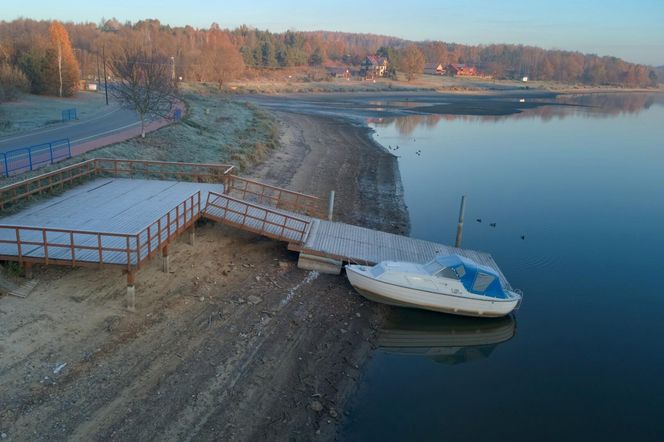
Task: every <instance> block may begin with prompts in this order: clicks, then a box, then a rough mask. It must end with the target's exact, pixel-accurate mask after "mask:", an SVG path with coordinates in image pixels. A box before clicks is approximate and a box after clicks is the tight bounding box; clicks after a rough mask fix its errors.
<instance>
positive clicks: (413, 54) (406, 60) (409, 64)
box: [398, 45, 424, 81]
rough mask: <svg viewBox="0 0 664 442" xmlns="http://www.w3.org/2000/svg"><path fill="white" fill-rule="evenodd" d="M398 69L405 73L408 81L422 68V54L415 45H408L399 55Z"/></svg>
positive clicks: (420, 71)
mask: <svg viewBox="0 0 664 442" xmlns="http://www.w3.org/2000/svg"><path fill="white" fill-rule="evenodd" d="M398 66H399V70H401V71H402V72H404V73H405V74H406V79H407V80H408V81H410V80H412V79H413V78H415V74H416V73H418V74H419V73H422V70H423V69H424V55H422V52H421V51H420V50H419V49H418V48H417V46H415V45H409V46H407V47H406V49H404V50H403V51H402V52H401V54H400V55H399V64H398Z"/></svg>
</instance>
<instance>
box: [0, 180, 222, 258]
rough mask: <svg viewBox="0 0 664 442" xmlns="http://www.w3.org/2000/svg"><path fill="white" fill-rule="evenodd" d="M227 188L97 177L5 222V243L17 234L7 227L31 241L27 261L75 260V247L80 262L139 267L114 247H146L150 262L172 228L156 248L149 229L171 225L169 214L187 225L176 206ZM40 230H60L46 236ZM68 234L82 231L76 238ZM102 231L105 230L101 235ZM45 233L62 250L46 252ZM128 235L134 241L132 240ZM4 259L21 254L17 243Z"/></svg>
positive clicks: (7, 247)
mask: <svg viewBox="0 0 664 442" xmlns="http://www.w3.org/2000/svg"><path fill="white" fill-rule="evenodd" d="M223 190H224V186H223V185H222V184H209V183H194V182H186V181H162V180H149V179H136V178H131V179H129V178H115V177H114V178H97V179H94V180H91V181H89V182H86V183H84V184H81V185H78V186H75V187H73V188H71V189H69V190H67V191H65V192H63V193H62V194H60V195H56V196H51V197H49V198H47V199H44V200H41V201H39V200H37V201H34V202H32V203H31V204H29V205H28V206H27V207H26V208H24V209H23V210H20V211H18V212H17V213H14V214H12V215H8V216H4V217H2V218H0V240H5V241H12V240H15V238H16V230H15V229H14V228H8V227H7V226H20V228H19V229H18V234H19V235H20V237H21V241H22V242H25V245H24V246H23V248H22V250H21V256H23V257H26V258H44V257H45V256H46V254H47V253H48V259H49V260H53V261H57V260H71V256H72V249H73V251H74V253H73V255H74V256H75V259H76V261H77V262H79V263H99V262H104V263H106V264H117V265H126V264H129V265H136V264H137V258H138V257H137V256H136V255H135V254H131V255H129V256H128V255H127V253H126V252H124V251H119V250H118V251H113V250H108V249H126V248H131V249H137V248H139V247H138V245H139V244H140V245H141V247H140V255H141V259H142V258H144V257H145V256H146V255H147V254H148V251H149V250H156V248H157V247H158V244H159V242H160V241H159V236H161V242H164V241H166V240H167V238H168V231H166V230H163V231H162V232H161V233H156V232H153V233H152V237H151V238H150V247H147V232H145V231H144V230H145V229H146V228H147V227H148V226H149V225H151V224H154V223H155V222H158V220H161V224H162V225H164V226H165V225H166V224H167V223H166V219H167V217H168V216H169V215H168V214H169V212H171V215H170V217H171V218H172V220H175V219H177V222H175V224H178V225H184V224H185V223H186V222H187V221H188V220H189V219H190V217H191V215H192V214H191V213H182V212H177V215H176V214H175V212H173V210H172V209H173V207H175V206H176V205H177V204H178V203H180V202H181V201H182V200H184V199H186V198H188V197H191V196H192V195H193V194H195V193H196V192H199V191H200V192H201V201H202V202H204V201H205V199H206V198H207V194H208V192H211V191H212V192H223ZM201 204H203V203H201ZM192 209H194V211H195V213H194V216H198V215H200V213H201V212H202V208H201V207H200V206H197V205H196V204H195V206H194V207H193V208H192ZM33 229H34V230H33ZM37 229H55V230H48V231H46V232H42V231H41V230H37ZM58 229H61V230H62V231H58ZM67 231H77V232H76V233H73V234H71V233H68V232H67ZM79 231H80V232H79ZM86 232H89V233H86ZM99 232H102V235H101V236H99V235H98V233H99ZM44 235H45V236H46V240H47V241H46V242H47V243H49V244H58V246H54V245H49V246H48V250H45V249H44V246H43V243H44ZM127 235H132V236H134V237H133V238H127ZM136 238H138V242H139V244H137V243H136V241H137V240H136ZM99 244H101V245H102V246H103V248H104V250H102V251H101V252H100V251H98V250H96V248H97V246H98V245H99ZM72 245H73V247H72ZM100 253H101V259H100ZM0 255H1V256H18V255H19V251H18V247H17V245H16V244H11V243H7V242H5V243H0Z"/></svg>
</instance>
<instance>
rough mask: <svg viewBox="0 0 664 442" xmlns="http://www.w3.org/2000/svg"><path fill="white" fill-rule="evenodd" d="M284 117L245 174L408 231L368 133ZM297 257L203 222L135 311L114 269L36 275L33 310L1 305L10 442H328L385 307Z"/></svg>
mask: <svg viewBox="0 0 664 442" xmlns="http://www.w3.org/2000/svg"><path fill="white" fill-rule="evenodd" d="M278 117H279V119H280V120H281V121H282V130H283V136H282V145H283V146H284V147H283V148H281V149H279V151H277V152H274V154H273V155H272V156H271V158H269V159H268V160H267V161H265V162H264V163H263V164H260V165H258V166H256V167H255V168H254V169H253V170H251V171H249V172H248V173H247V174H248V175H250V176H253V177H258V178H263V179H265V180H266V181H270V182H273V183H277V184H282V185H288V186H289V187H292V188H294V189H296V190H300V191H305V192H308V193H313V194H317V195H320V196H325V195H327V193H328V192H329V191H330V190H332V189H334V190H336V192H337V208H338V210H337V212H336V216H337V218H338V219H343V220H345V221H350V222H355V223H361V224H363V225H368V226H385V227H386V228H387V229H388V230H392V231H403V230H406V229H407V217H406V215H405V211H404V210H403V206H402V205H401V204H402V203H399V199H398V198H397V197H398V195H399V194H400V186H399V185H398V184H396V183H398V182H399V180H398V173H397V171H396V162H395V160H394V158H392V157H391V156H390V155H389V154H388V153H386V152H384V151H383V150H381V149H380V148H378V147H377V146H376V145H374V144H373V143H372V142H371V141H370V140H369V139H368V138H367V137H366V136H365V135H366V134H365V129H362V128H355V127H352V126H349V125H345V124H341V123H339V122H336V121H328V120H322V119H319V118H316V117H306V116H296V115H290V114H279V115H278ZM360 208H361V209H362V210H361V211H360V210H359V209H360ZM296 258H297V257H296V254H294V253H291V252H288V251H287V250H286V248H285V245H284V244H280V243H276V242H273V241H269V240H266V239H263V238H259V237H256V236H253V235H249V234H245V233H241V232H238V231H236V230H233V229H230V228H227V227H223V226H220V225H215V224H213V223H205V224H203V225H201V226H199V228H198V231H197V242H196V245H195V246H194V247H192V246H191V245H189V244H187V243H186V242H179V243H178V244H176V245H175V246H174V247H173V248H172V252H171V259H172V268H171V273H169V274H164V273H162V272H161V271H160V269H159V265H158V264H159V263H158V262H156V261H155V262H152V263H151V264H149V265H148V266H147V268H145V269H143V270H141V271H140V272H139V276H138V282H137V293H138V296H137V298H138V299H137V303H138V305H137V312H136V313H134V314H131V313H127V312H126V311H125V310H124V308H123V303H124V292H125V286H124V284H125V280H124V278H123V276H122V275H120V274H119V272H118V271H117V270H116V271H111V270H92V269H76V270H70V269H63V268H42V269H36V278H37V279H38V280H39V284H38V286H37V287H36V289H35V291H34V292H33V293H32V294H31V295H30V296H29V297H28V298H27V299H20V298H14V297H2V298H0V432H1V433H4V434H5V435H6V438H5V439H3V440H86V441H87V440H160V441H161V440H178V441H180V440H312V439H318V440H330V439H334V437H335V435H336V427H337V425H338V423H339V422H340V421H341V419H342V417H343V410H344V403H345V400H346V399H347V397H348V393H349V392H350V391H352V389H353V387H354V385H355V381H356V378H357V376H358V374H359V370H358V369H359V368H360V366H361V365H362V364H363V362H364V361H365V359H366V357H367V355H368V351H369V349H370V348H371V346H372V343H373V339H374V334H375V329H376V327H377V326H378V324H379V323H380V321H381V320H382V315H383V314H384V310H383V308H382V307H380V306H377V305H375V304H371V303H368V302H366V301H364V300H363V298H361V297H359V296H358V295H357V294H355V293H354V292H353V291H352V289H351V287H350V286H349V285H348V283H347V282H346V280H345V278H343V277H338V276H329V275H318V274H317V273H314V272H305V271H302V270H299V269H297V268H296V266H295V264H296ZM64 363H66V365H65V366H62V364H64ZM57 367H61V368H60V370H59V371H58V372H57V373H54V371H56V368H57Z"/></svg>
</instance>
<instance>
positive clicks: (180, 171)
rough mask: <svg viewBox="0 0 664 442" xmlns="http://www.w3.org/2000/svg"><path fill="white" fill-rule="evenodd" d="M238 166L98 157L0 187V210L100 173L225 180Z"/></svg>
mask: <svg viewBox="0 0 664 442" xmlns="http://www.w3.org/2000/svg"><path fill="white" fill-rule="evenodd" d="M233 169H234V166H230V165H227V164H198V163H174V162H168V161H148V160H125V159H112V158H96V159H91V160H86V161H82V162H80V163H76V164H73V165H71V166H66V167H63V168H61V169H58V170H54V171H52V172H48V173H45V174H42V175H38V176H35V177H32V178H28V179H25V180H23V181H19V182H17V183H13V184H9V185H7V186H3V187H0V209H5V208H6V207H7V206H8V205H9V204H12V203H17V202H19V201H21V200H27V199H29V198H30V197H31V196H33V195H35V194H40V193H43V192H49V191H53V190H62V189H64V186H65V185H68V184H71V183H72V182H73V181H75V180H79V179H85V178H89V177H93V176H99V175H113V176H127V177H145V178H150V177H159V178H161V179H169V178H171V179H178V180H190V181H197V182H215V183H225V182H226V181H228V176H229V174H230V173H231V172H232V171H233Z"/></svg>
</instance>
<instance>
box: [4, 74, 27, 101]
mask: <svg viewBox="0 0 664 442" xmlns="http://www.w3.org/2000/svg"><path fill="white" fill-rule="evenodd" d="M29 88H30V82H29V81H28V77H26V76H25V74H24V73H23V72H22V71H21V70H20V69H18V68H15V67H14V66H10V65H9V64H0V103H1V102H3V101H12V100H15V99H16V98H18V95H19V93H20V92H27V91H28V89H29Z"/></svg>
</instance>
